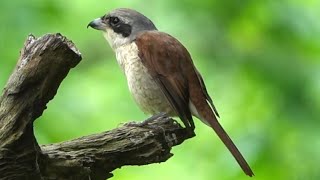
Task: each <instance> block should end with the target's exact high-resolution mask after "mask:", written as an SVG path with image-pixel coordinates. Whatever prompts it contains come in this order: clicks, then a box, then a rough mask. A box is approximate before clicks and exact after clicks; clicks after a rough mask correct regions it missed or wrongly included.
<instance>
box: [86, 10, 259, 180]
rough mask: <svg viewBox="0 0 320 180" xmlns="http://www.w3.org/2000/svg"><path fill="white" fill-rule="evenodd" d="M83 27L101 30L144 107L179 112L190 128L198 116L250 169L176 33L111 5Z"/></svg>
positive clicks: (249, 172)
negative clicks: (172, 34)
mask: <svg viewBox="0 0 320 180" xmlns="http://www.w3.org/2000/svg"><path fill="white" fill-rule="evenodd" d="M88 27H91V28H93V29H96V30H100V31H102V34H103V36H104V38H105V39H106V40H107V42H108V43H109V45H110V47H111V48H112V50H113V51H114V53H115V56H116V59H117V62H118V64H119V65H120V67H121V69H122V70H123V72H124V74H125V76H126V79H127V83H128V88H129V91H130V93H131V95H132V96H133V99H134V100H135V102H136V104H137V105H138V106H139V107H140V109H141V110H142V111H143V112H144V113H146V114H151V115H156V114H159V113H166V114H168V115H169V116H178V117H179V118H180V119H181V121H182V122H183V124H184V126H185V128H186V129H188V130H190V131H192V132H193V131H194V129H195V125H194V121H193V118H192V116H195V117H197V118H198V119H200V120H201V121H202V122H203V123H205V124H206V125H208V126H209V127H211V128H212V129H213V130H214V131H215V132H216V134H217V135H218V137H219V138H220V139H221V140H222V142H223V143H224V144H225V146H226V147H227V148H228V150H229V151H230V152H231V154H232V155H233V157H234V158H235V159H236V161H237V162H238V164H239V165H240V167H241V168H242V170H243V171H244V173H245V174H246V175H248V176H250V177H252V176H253V175H254V174H253V171H252V170H251V168H250V166H249V164H248V163H247V161H246V160H245V158H244V157H243V156H242V154H241V153H240V151H239V150H238V148H237V147H236V145H235V144H234V143H233V141H232V140H231V138H230V137H229V135H228V134H227V132H226V131H225V130H224V128H223V127H222V126H221V124H220V123H219V121H218V117H219V114H218V111H217V109H216V108H215V106H214V104H213V101H212V99H211V97H210V95H209V93H208V91H207V88H206V86H205V83H204V80H203V78H202V76H201V74H200V72H199V71H198V70H197V69H196V67H195V65H194V63H193V61H192V58H191V55H190V53H189V52H188V50H187V49H186V48H185V47H184V46H183V45H182V44H181V43H180V42H179V41H178V40H177V39H176V38H174V37H173V36H171V35H169V34H168V33H165V32H161V31H159V30H158V29H157V28H156V26H155V25H154V23H153V22H152V21H151V20H150V19H149V18H148V17H146V16H145V15H143V14H142V13H140V12H138V11H136V10H133V9H129V8H117V9H114V10H111V11H109V12H107V13H106V14H105V15H103V16H101V17H98V18H96V19H94V20H93V21H91V22H90V23H89V24H88V26H87V28H88Z"/></svg>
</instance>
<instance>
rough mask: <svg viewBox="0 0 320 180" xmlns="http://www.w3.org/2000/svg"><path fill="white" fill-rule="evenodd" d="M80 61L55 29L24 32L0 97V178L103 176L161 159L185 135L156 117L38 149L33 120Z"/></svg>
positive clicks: (165, 120)
mask: <svg viewBox="0 0 320 180" xmlns="http://www.w3.org/2000/svg"><path fill="white" fill-rule="evenodd" d="M80 60H81V55H80V53H79V51H78V50H77V49H76V47H75V46H74V44H73V43H72V42H70V41H69V40H67V39H66V38H65V37H63V36H61V35H60V34H48V35H45V36H43V37H41V38H38V39H36V38H35V37H33V36H32V35H30V36H29V37H28V39H27V41H26V42H25V46H24V48H23V49H22V51H21V55H20V58H19V60H18V63H17V66H16V68H15V70H14V72H13V73H12V75H11V76H10V78H9V80H8V82H7V85H6V86H5V88H4V91H3V94H2V96H1V98H0V179H35V180H36V179H77V180H78V179H98V180H100V179H106V178H109V177H111V176H112V174H111V172H112V171H113V170H114V169H116V168H120V167H121V166H124V165H145V164H150V163H157V162H163V161H166V160H167V159H168V158H170V157H171V156H172V154H171V153H170V150H171V147H172V146H175V145H178V144H180V143H182V142H183V141H184V140H185V139H187V138H189V137H190V136H188V133H187V132H186V131H185V130H184V129H183V128H182V127H181V126H180V125H179V124H178V123H175V122H174V120H172V119H169V118H167V117H164V116H161V117H158V119H157V120H154V121H150V122H148V123H144V124H141V125H132V123H131V124H126V125H124V126H122V127H119V128H116V129H114V130H111V131H107V132H103V133H100V134H95V135H90V136H86V137H82V138H78V139H74V140H70V141H66V142H63V143H57V144H51V145H46V146H42V147H41V148H40V147H39V145H38V143H37V141H36V139H35V136H34V133H33V122H34V120H35V119H36V118H38V117H39V116H41V115H42V113H43V111H44V110H45V109H46V104H47V103H48V102H49V101H50V100H51V99H53V97H54V95H55V94H56V92H57V89H58V87H59V85H60V83H61V82H62V80H63V79H64V78H65V77H66V76H67V74H68V72H69V70H70V69H71V68H73V67H75V66H76V65H77V64H78V63H79V62H80Z"/></svg>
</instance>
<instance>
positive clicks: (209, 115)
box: [191, 104, 254, 177]
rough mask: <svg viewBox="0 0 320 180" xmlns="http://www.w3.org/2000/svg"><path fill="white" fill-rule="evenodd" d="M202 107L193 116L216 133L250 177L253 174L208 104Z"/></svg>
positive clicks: (192, 109)
mask: <svg viewBox="0 0 320 180" xmlns="http://www.w3.org/2000/svg"><path fill="white" fill-rule="evenodd" d="M192 106H193V105H192ZM192 106H191V107H192ZM202 107H204V108H202V109H201V111H200V112H199V111H198V110H197V111H196V112H193V115H196V116H197V117H198V118H199V119H201V120H202V121H204V122H205V123H206V124H207V125H209V126H211V127H212V129H213V130H214V131H215V132H216V133H217V135H218V136H219V138H220V139H221V141H222V142H223V143H224V144H225V146H226V147H227V148H228V149H229V151H230V152H231V154H232V155H233V157H234V158H235V159H236V161H237V162H238V164H239V165H240V167H241V168H242V170H243V171H244V173H246V174H247V175H248V176H250V177H252V176H253V175H254V174H253V172H252V170H251V168H250V166H249V164H248V163H247V161H246V160H245V159H244V157H243V156H242V154H241V153H240V151H239V150H238V148H237V146H236V145H235V144H234V143H233V141H232V140H231V138H230V137H229V135H228V134H227V132H226V131H225V130H224V129H223V127H222V126H221V124H220V123H219V122H218V120H217V118H216V116H215V115H214V113H213V111H212V109H211V108H210V106H209V105H208V104H202ZM194 110H195V109H194V106H193V107H192V108H191V111H194Z"/></svg>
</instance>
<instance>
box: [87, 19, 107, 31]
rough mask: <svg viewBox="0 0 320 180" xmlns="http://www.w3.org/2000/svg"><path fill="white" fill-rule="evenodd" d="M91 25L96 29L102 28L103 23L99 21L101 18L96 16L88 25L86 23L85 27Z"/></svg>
mask: <svg viewBox="0 0 320 180" xmlns="http://www.w3.org/2000/svg"><path fill="white" fill-rule="evenodd" d="M89 26H90V27H92V28H93V29H97V30H103V29H104V28H103V27H104V26H105V25H104V23H103V22H102V21H101V18H97V19H95V20H93V21H91V22H90V23H89V24H88V25H87V28H88V27H89Z"/></svg>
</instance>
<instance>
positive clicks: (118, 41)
mask: <svg viewBox="0 0 320 180" xmlns="http://www.w3.org/2000/svg"><path fill="white" fill-rule="evenodd" d="M103 36H104V38H105V39H106V40H107V41H108V43H109V45H110V46H111V48H112V49H113V50H114V51H116V49H118V48H119V47H121V46H123V45H127V44H128V43H129V42H130V38H129V37H123V36H122V35H121V34H118V33H115V32H114V31H113V30H112V29H108V30H107V31H104V32H103Z"/></svg>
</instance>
